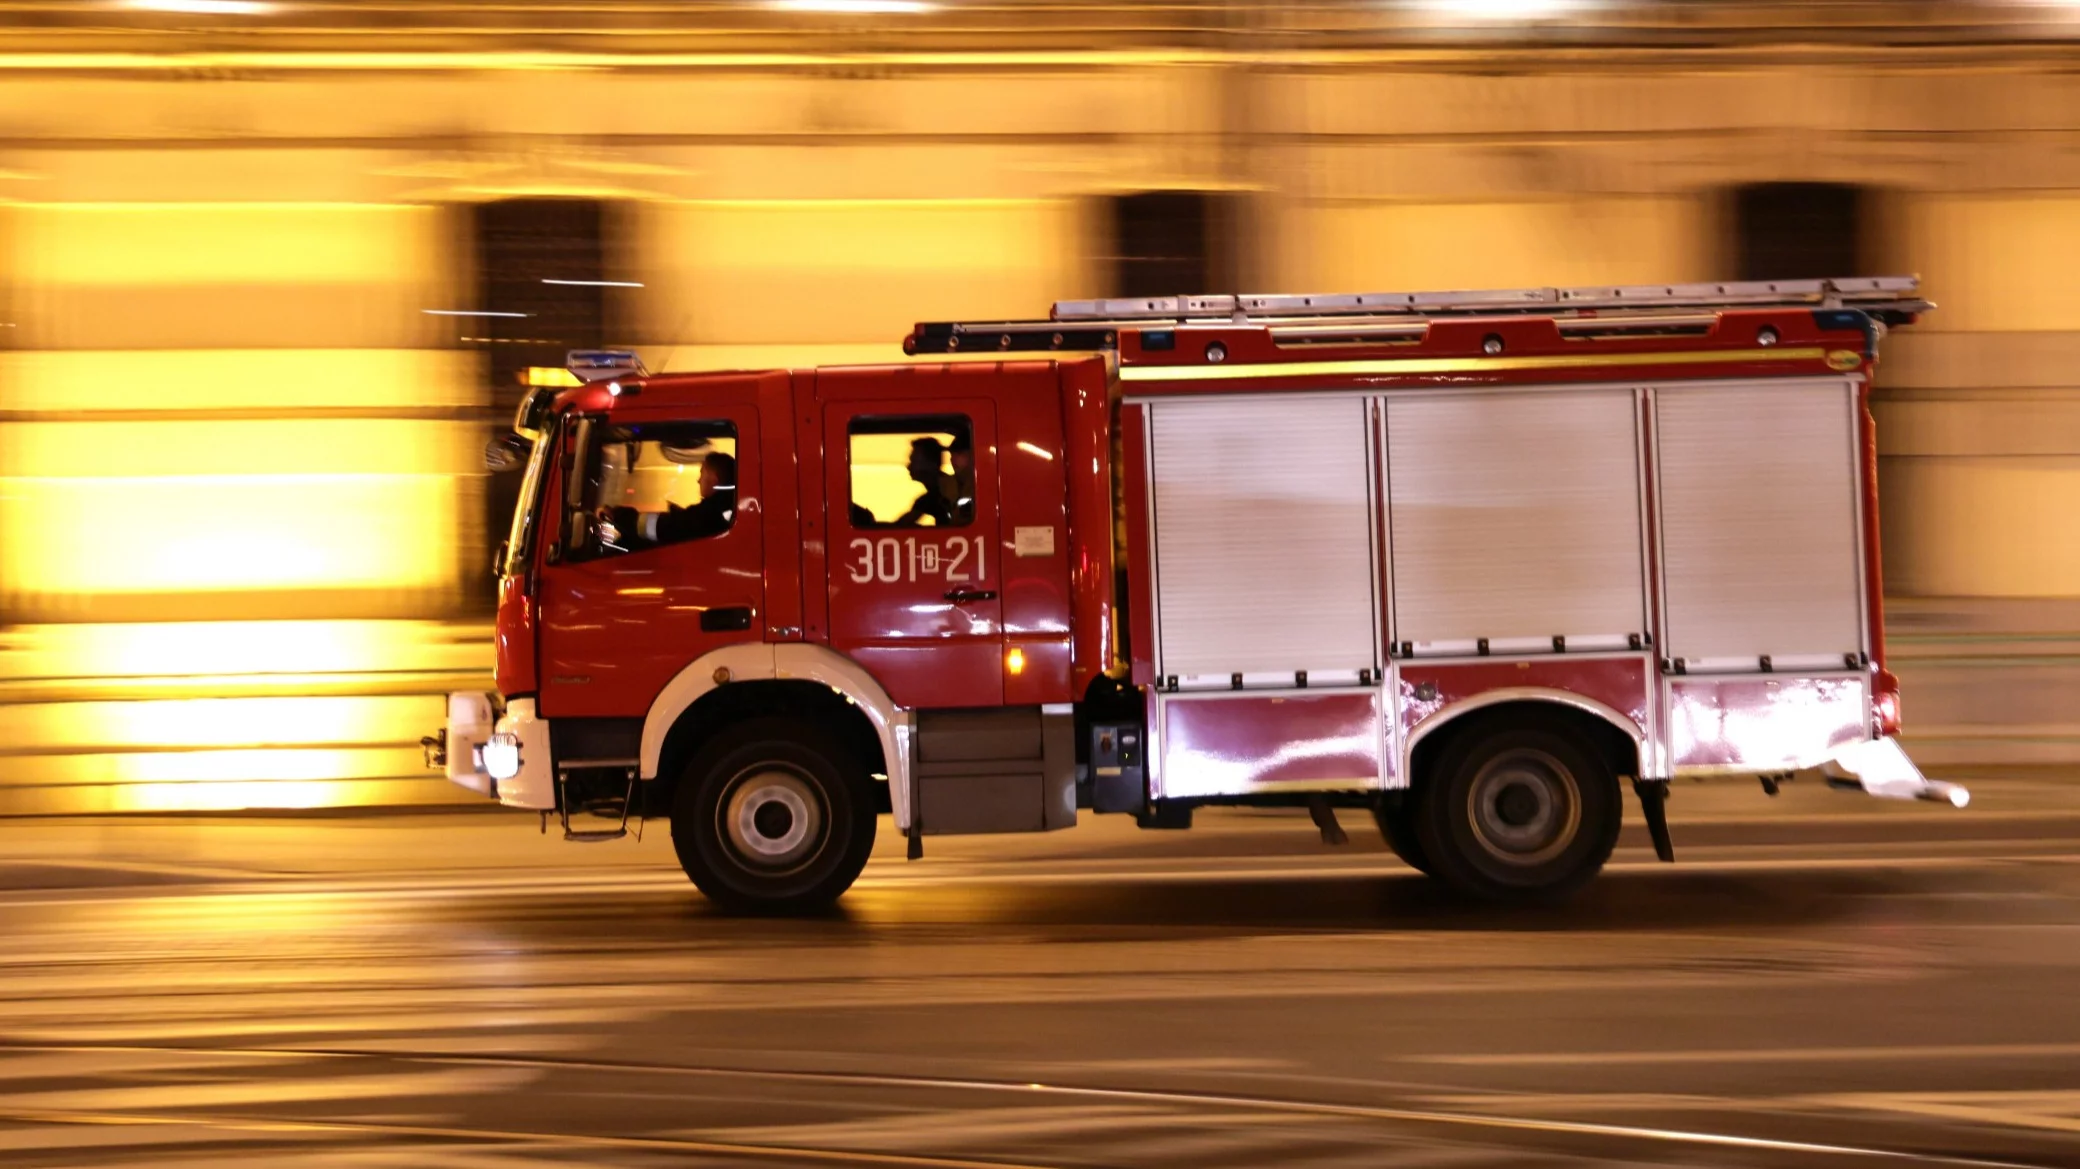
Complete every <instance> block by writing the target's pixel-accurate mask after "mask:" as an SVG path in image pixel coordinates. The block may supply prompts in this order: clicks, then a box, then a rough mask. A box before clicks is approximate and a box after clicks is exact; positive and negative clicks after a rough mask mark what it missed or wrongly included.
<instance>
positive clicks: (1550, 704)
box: [1402, 686, 1646, 786]
mask: <svg viewBox="0 0 2080 1169" xmlns="http://www.w3.org/2000/svg"><path fill="white" fill-rule="evenodd" d="M1540 723H1543V724H1545V725H1548V726H1551V725H1555V724H1559V725H1564V726H1567V727H1568V728H1569V729H1572V730H1575V731H1577V732H1578V733H1580V734H1581V735H1582V737H1583V738H1584V739H1586V740H1587V741H1588V742H1590V743H1591V744H1593V745H1594V746H1595V748H1596V750H1597V752H1598V753H1599V754H1600V755H1601V756H1602V757H1603V758H1604V759H1605V760H1606V761H1607V762H1608V763H1609V764H1610V766H1611V771H1612V773H1613V774H1615V775H1621V776H1622V775H1632V776H1638V775H1639V774H1641V772H1640V770H1639V769H1640V767H1641V766H1642V765H1643V763H1644V761H1645V751H1646V735H1645V733H1644V732H1643V731H1642V730H1641V729H1640V726H1639V724H1638V723H1637V722H1634V721H1633V720H1632V719H1631V718H1628V717H1627V716H1626V715H1625V714H1624V713H1622V712H1620V711H1618V710H1617V709H1615V708H1613V707H1612V706H1610V705H1609V704H1608V703H1604V702H1600V701H1598V700H1596V699H1594V698H1590V697H1588V696H1586V695H1582V694H1576V693H1574V692H1572V691H1568V690H1552V689H1546V688H1542V687H1528V686H1527V687H1518V688H1512V689H1508V690H1493V691H1489V692H1487V693H1484V694H1477V695H1474V696H1472V697H1469V698H1463V699H1460V700H1459V701H1457V702H1454V703H1452V704H1451V705H1450V706H1447V707H1445V708H1444V709H1442V710H1440V711H1438V712H1437V713H1435V714H1433V715H1431V716H1430V717H1429V718H1426V719H1424V720H1423V721H1422V723H1421V724H1420V725H1418V726H1417V727H1416V729H1415V732H1414V733H1413V734H1411V735H1410V736H1409V737H1408V742H1407V743H1406V744H1405V745H1404V746H1403V748H1402V763H1403V766H1404V767H1405V768H1406V770H1405V771H1404V772H1403V774H1405V775H1407V776H1408V777H1409V783H1410V785H1411V786H1414V785H1415V784H1419V783H1421V782H1422V781H1423V780H1424V778H1425V777H1426V776H1427V775H1429V769H1430V766H1431V764H1432V763H1433V761H1434V760H1435V759H1436V758H1437V756H1438V755H1439V754H1440V753H1441V752H1443V750H1444V749H1445V748H1446V747H1447V746H1449V745H1450V744H1451V743H1452V742H1453V741H1454V740H1456V739H1457V738H1459V737H1460V736H1462V735H1465V734H1469V733H1474V732H1478V731H1480V730H1482V729H1484V728H1487V727H1491V726H1496V725H1512V724H1513V725H1525V724H1531V725H1537V724H1540Z"/></svg>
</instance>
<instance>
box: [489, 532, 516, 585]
mask: <svg viewBox="0 0 2080 1169" xmlns="http://www.w3.org/2000/svg"><path fill="white" fill-rule="evenodd" d="M512 548H513V542H512V541H511V540H500V541H499V542H498V547H497V548H495V549H493V550H492V552H491V575H492V576H495V577H502V576H504V575H505V574H506V554H507V553H508V552H511V551H512Z"/></svg>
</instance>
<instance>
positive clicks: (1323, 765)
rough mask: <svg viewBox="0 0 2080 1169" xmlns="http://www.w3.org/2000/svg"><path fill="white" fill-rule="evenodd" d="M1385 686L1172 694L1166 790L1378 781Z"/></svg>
mask: <svg viewBox="0 0 2080 1169" xmlns="http://www.w3.org/2000/svg"><path fill="white" fill-rule="evenodd" d="M1379 702H1380V699H1379V692H1378V691H1376V690H1372V689H1366V690H1350V691H1342V692H1331V691H1324V692H1322V693H1319V694H1305V693H1284V694H1250V693H1232V694H1231V693H1212V694H1188V695H1166V696H1165V697H1164V698H1163V700H1162V701H1161V703H1160V709H1161V712H1162V720H1163V721H1162V735H1161V743H1162V751H1163V771H1162V782H1163V790H1162V794H1163V795H1164V796H1165V797H1167V798H1176V797H1180V796H1190V795H1193V794H1214V793H1226V792H1235V791H1239V790H1242V789H1243V788H1247V787H1253V786H1258V785H1274V786H1275V785H1278V784H1292V785H1308V784H1312V785H1316V786H1324V785H1329V784H1346V783H1347V784H1349V786H1352V787H1376V786H1378V784H1379V781H1380V778H1381V776H1382V775H1384V774H1385V772H1384V771H1383V770H1382V768H1383V765H1384V760H1383V758H1382V755H1383V745H1382V742H1381V734H1380V730H1381V726H1382V717H1381V714H1380V709H1379Z"/></svg>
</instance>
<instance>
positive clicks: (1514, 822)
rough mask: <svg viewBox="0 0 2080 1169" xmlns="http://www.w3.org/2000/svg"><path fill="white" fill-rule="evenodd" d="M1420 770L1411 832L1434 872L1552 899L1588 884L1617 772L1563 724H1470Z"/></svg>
mask: <svg viewBox="0 0 2080 1169" xmlns="http://www.w3.org/2000/svg"><path fill="white" fill-rule="evenodd" d="M1437 764H1438V765H1437V767H1436V769H1435V770H1434V771H1433V772H1432V773H1431V774H1430V776H1429V777H1428V778H1427V781H1426V782H1425V783H1424V785H1423V788H1422V792H1421V794H1420V797H1419V800H1418V803H1417V808H1416V814H1415V829H1416V839H1417V842H1418V843H1419V845H1420V847H1421V849H1422V853H1423V855H1424V857H1425V859H1427V860H1428V861H1429V862H1430V865H1431V870H1430V871H1431V872H1432V874H1433V875H1435V876H1437V877H1438V878H1440V879H1442V880H1443V881H1444V882H1445V883H1446V884H1448V885H1450V886H1452V888H1454V889H1455V890H1457V891H1459V892H1461V893H1465V894H1469V895H1472V896H1475V897H1481V898H1485V899H1489V900H1524V901H1536V900H1550V899H1553V898H1558V897H1561V896H1564V895H1566V894H1568V893H1571V892H1573V891H1574V890H1575V889H1577V888H1580V887H1581V886H1582V885H1584V884H1586V883H1587V882H1588V881H1589V879H1590V878H1591V877H1594V876H1595V875H1596V873H1597V871H1598V870H1599V869H1601V868H1602V867H1603V863H1604V861H1606V860H1608V859H1609V858H1610V855H1611V848H1612V847H1613V846H1614V845H1616V844H1617V841H1618V827H1619V822H1620V816H1621V814H1622V806H1621V804H1620V801H1619V795H1618V780H1617V776H1616V774H1615V773H1614V772H1613V771H1612V770H1611V767H1610V765H1609V764H1608V763H1606V762H1604V760H1603V758H1602V756H1601V755H1600V754H1599V753H1598V752H1597V751H1596V750H1594V749H1593V747H1592V746H1590V745H1589V744H1587V743H1585V742H1584V741H1583V739H1582V738H1581V737H1580V736H1578V735H1576V734H1573V733H1570V732H1569V731H1568V730H1567V729H1565V727H1564V726H1548V725H1544V724H1534V725H1523V724H1519V725H1506V724H1505V725H1491V726H1490V727H1487V728H1479V729H1476V728H1468V730H1467V732H1466V733H1463V734H1462V735H1460V736H1459V737H1458V738H1457V740H1456V741H1455V742H1453V743H1452V744H1450V745H1449V746H1447V747H1446V749H1445V751H1444V754H1443V755H1442V756H1441V757H1440V758H1439V759H1438V761H1437Z"/></svg>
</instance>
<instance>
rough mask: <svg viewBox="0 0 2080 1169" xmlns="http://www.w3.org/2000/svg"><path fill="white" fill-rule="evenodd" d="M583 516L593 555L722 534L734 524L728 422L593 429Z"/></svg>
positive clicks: (733, 435) (732, 441) (733, 454)
mask: <svg viewBox="0 0 2080 1169" xmlns="http://www.w3.org/2000/svg"><path fill="white" fill-rule="evenodd" d="M591 431H592V449H591V450H590V451H588V452H587V454H586V458H585V461H584V470H583V475H584V480H585V491H584V498H583V501H582V504H581V506H582V508H583V510H584V511H585V512H586V513H587V514H589V515H590V516H591V517H592V518H593V520H594V521H595V522H596V524H597V525H598V527H597V533H598V538H597V539H596V540H595V541H593V545H594V547H593V548H592V554H593V555H598V556H612V555H620V554H623V553H628V552H637V551H641V550H642V549H645V548H653V547H657V546H659V545H664V544H679V543H684V542H686V541H688V540H704V539H708V538H710V537H714V536H720V535H722V534H723V533H724V532H727V531H729V530H730V528H731V527H733V526H735V523H736V518H737V428H736V427H735V426H734V425H732V424H730V423H728V422H721V421H716V422H644V423H635V424H614V425H608V424H603V423H599V424H595V425H594V426H593V427H592V428H591Z"/></svg>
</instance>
